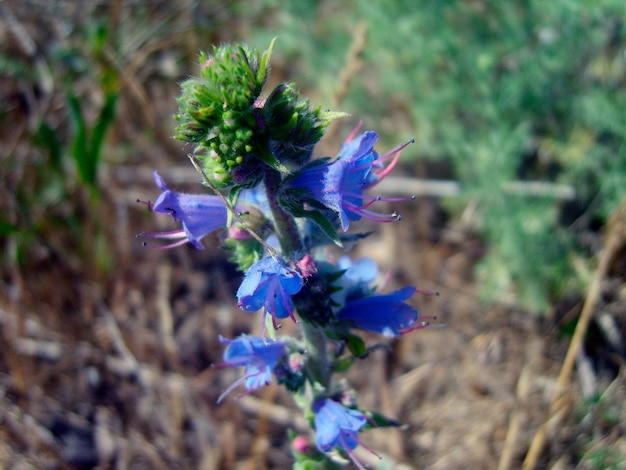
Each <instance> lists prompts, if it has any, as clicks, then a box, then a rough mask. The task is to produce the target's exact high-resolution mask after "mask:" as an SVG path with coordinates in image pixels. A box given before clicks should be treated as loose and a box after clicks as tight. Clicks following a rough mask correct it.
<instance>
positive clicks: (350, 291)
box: [332, 256, 378, 306]
mask: <svg viewBox="0 0 626 470" xmlns="http://www.w3.org/2000/svg"><path fill="white" fill-rule="evenodd" d="M337 267H338V268H340V269H342V270H344V273H343V275H342V276H341V277H340V278H339V279H338V280H337V283H338V286H337V287H340V288H341V289H340V290H338V291H337V292H335V293H333V294H332V298H333V301H335V303H337V304H338V305H340V306H343V305H344V304H345V303H346V301H347V300H349V299H355V298H360V297H365V296H366V295H369V294H370V293H371V292H372V288H371V287H370V286H369V285H370V284H371V283H372V282H374V281H375V280H376V277H378V266H377V265H376V261H374V260H373V259H372V258H369V257H364V258H359V259H358V260H356V261H354V262H353V261H352V260H351V259H350V258H348V257H347V256H342V257H341V258H339V259H338V260H337Z"/></svg>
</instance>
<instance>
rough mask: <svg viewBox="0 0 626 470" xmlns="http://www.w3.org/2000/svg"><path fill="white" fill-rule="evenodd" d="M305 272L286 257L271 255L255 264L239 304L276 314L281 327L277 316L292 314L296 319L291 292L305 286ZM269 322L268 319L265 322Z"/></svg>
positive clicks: (240, 291)
mask: <svg viewBox="0 0 626 470" xmlns="http://www.w3.org/2000/svg"><path fill="white" fill-rule="evenodd" d="M302 284H303V281H302V276H301V275H300V274H299V273H298V272H297V271H295V270H293V269H291V268H290V267H289V266H287V265H286V264H285V263H284V262H283V261H282V260H280V259H277V258H273V257H271V256H268V257H267V258H263V259H262V260H260V261H257V262H256V263H255V264H253V265H252V266H251V267H250V269H249V270H248V272H247V273H246V276H245V278H244V280H243V282H242V283H241V286H239V290H237V299H238V300H239V307H241V308H242V309H243V310H245V311H247V312H254V311H257V310H259V309H261V308H263V310H264V315H267V314H268V313H269V314H271V315H272V323H273V325H274V328H275V329H278V324H277V322H276V319H277V318H287V317H291V319H292V320H294V321H296V318H295V316H294V313H293V310H294V306H293V301H292V300H291V296H292V295H294V294H297V293H298V292H300V289H302ZM263 325H265V321H264V322H263Z"/></svg>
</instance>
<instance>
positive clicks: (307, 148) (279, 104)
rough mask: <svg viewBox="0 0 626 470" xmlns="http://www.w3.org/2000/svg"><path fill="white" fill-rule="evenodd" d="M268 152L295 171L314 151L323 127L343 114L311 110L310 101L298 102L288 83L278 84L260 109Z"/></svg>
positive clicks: (301, 100)
mask: <svg viewBox="0 0 626 470" xmlns="http://www.w3.org/2000/svg"><path fill="white" fill-rule="evenodd" d="M263 115H264V117H265V125H266V126H267V128H268V131H269V136H270V148H271V151H272V153H273V154H274V155H275V156H276V158H277V159H278V160H279V161H280V162H281V163H283V164H284V165H287V166H292V167H295V168H298V167H300V166H302V165H304V164H305V163H307V162H308V161H309V160H310V159H311V156H312V155H313V147H314V146H315V144H316V143H317V142H318V141H319V140H320V139H321V138H322V136H323V135H324V131H325V130H326V127H328V125H329V124H330V123H331V122H332V121H333V120H334V119H337V118H339V117H343V116H345V114H344V113H333V112H329V111H322V109H321V107H320V106H318V107H316V108H311V107H310V106H309V100H307V99H301V98H300V94H299V93H298V91H297V90H296V89H295V86H294V85H293V84H291V83H281V84H280V85H278V86H277V87H276V88H275V89H274V91H272V93H271V94H270V96H269V97H268V99H267V100H266V102H265V104H264V106H263Z"/></svg>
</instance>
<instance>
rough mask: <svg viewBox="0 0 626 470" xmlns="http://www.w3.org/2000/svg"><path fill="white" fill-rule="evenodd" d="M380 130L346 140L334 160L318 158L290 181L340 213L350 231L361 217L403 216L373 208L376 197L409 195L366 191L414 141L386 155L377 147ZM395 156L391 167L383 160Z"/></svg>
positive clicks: (384, 218)
mask: <svg viewBox="0 0 626 470" xmlns="http://www.w3.org/2000/svg"><path fill="white" fill-rule="evenodd" d="M377 140H378V134H376V132H374V131H366V132H365V133H363V134H361V135H360V136H359V137H357V138H355V139H353V138H352V136H351V137H350V138H349V140H348V141H347V142H346V144H344V147H343V149H342V151H341V152H340V154H339V156H338V158H337V159H336V160H334V161H333V162H322V163H319V162H316V163H314V164H313V165H310V166H308V167H306V168H305V169H303V170H302V171H301V172H300V173H298V174H297V175H296V176H295V177H294V178H293V179H292V180H291V181H290V182H289V186H290V187H291V188H295V189H300V190H303V191H304V192H305V194H306V195H307V196H305V197H310V198H312V199H313V200H315V201H317V202H319V203H321V204H323V205H324V206H326V207H327V208H328V209H331V210H332V211H334V212H336V213H337V215H338V216H339V220H340V223H341V228H342V229H343V230H344V231H347V230H348V228H349V226H350V221H357V220H360V219H361V218H366V219H370V220H374V221H377V222H393V221H395V220H399V216H398V214H396V213H395V212H394V213H392V214H380V213H377V212H372V211H371V210H369V208H370V207H371V206H372V205H373V204H374V203H375V202H376V201H398V200H405V198H400V199H397V198H382V197H380V196H370V195H366V194H364V191H365V190H367V189H369V188H371V187H372V186H375V185H376V184H378V183H379V182H380V181H381V180H382V179H383V178H384V177H385V176H387V174H389V172H390V171H391V170H392V169H393V167H394V166H395V165H396V163H397V161H398V158H399V157H400V151H401V150H402V149H403V148H404V147H406V146H407V145H408V144H409V143H410V142H413V141H412V140H411V141H410V142H407V143H406V144H404V145H401V146H400V147H398V148H396V149H394V150H392V151H391V152H389V153H388V154H386V155H384V156H382V157H381V156H379V154H378V153H377V152H376V151H375V150H374V144H375V143H376V141H377ZM389 158H392V161H391V163H390V164H389V165H388V166H387V167H383V163H384V162H385V161H386V160H388V159H389Z"/></svg>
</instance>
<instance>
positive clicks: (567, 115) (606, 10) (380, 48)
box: [256, 0, 626, 312]
mask: <svg viewBox="0 0 626 470" xmlns="http://www.w3.org/2000/svg"><path fill="white" fill-rule="evenodd" d="M267 3H268V5H270V6H271V5H275V4H277V2H267ZM332 8H337V9H339V10H341V14H337V15H324V13H323V12H324V11H326V10H330V9H332ZM346 18H351V19H352V21H346ZM361 21H365V22H366V24H367V26H368V38H367V46H366V48H365V51H364V54H363V59H364V66H363V67H362V68H361V69H360V70H359V72H358V74H357V76H355V77H354V80H353V82H352V83H353V85H352V88H351V90H350V92H349V93H348V95H347V97H346V102H344V103H342V108H343V109H346V110H349V111H350V112H351V114H353V115H359V116H362V117H363V118H364V119H365V121H366V126H367V127H372V128H376V129H377V130H380V131H381V133H382V140H383V141H384V140H388V139H394V140H397V138H398V136H399V135H402V136H404V135H406V134H407V133H415V134H416V136H415V137H416V145H415V146H414V147H413V148H414V149H415V150H416V152H415V154H414V155H415V157H416V158H418V159H421V160H424V161H426V162H428V161H433V160H440V161H444V162H447V164H448V165H449V168H450V173H451V174H453V175H454V177H455V178H456V179H457V180H458V181H459V182H460V183H461V185H462V188H463V190H462V193H461V195H460V197H459V198H456V199H455V200H453V201H446V205H447V207H448V209H449V210H451V211H452V212H454V213H457V214H460V213H461V211H464V210H465V209H466V208H467V207H468V206H469V205H470V204H471V205H472V207H476V208H477V211H476V212H477V214H478V216H477V217H474V218H473V219H472V220H471V224H472V226H471V228H472V229H473V230H475V231H477V232H478V233H479V234H481V235H482V237H483V238H484V239H485V241H486V242H487V245H488V250H489V251H488V254H487V256H486V257H485V258H484V260H483V262H482V264H481V265H480V267H479V272H478V274H479V278H480V280H481V282H482V284H483V285H484V289H483V294H484V297H485V298H486V299H500V300H502V299H503V298H507V299H510V300H512V301H513V302H515V303H517V304H518V305H519V306H522V307H526V308H527V309H529V310H532V311H537V312H545V310H546V308H547V307H548V305H549V303H550V301H551V300H554V298H555V296H558V294H560V293H562V292H563V291H564V290H568V289H575V288H576V286H580V285H581V282H580V281H582V280H579V279H576V278H575V277H574V276H575V272H576V271H575V270H574V269H572V264H571V260H572V259H573V258H574V253H576V252H580V251H581V247H580V246H577V244H576V240H577V238H579V237H577V235H578V234H577V233H576V232H575V230H574V227H572V226H569V225H567V224H570V223H571V221H572V220H575V219H576V218H577V217H579V216H580V215H581V214H582V213H585V215H586V216H587V217H588V218H589V219H595V220H599V221H601V222H604V221H605V220H606V218H607V216H608V215H609V214H610V213H611V211H612V210H613V208H615V207H616V206H617V204H618V203H619V202H620V201H621V200H622V199H623V198H624V197H625V196H626V184H625V179H624V175H625V174H626V145H625V142H626V87H625V86H624V85H625V84H626V56H625V54H624V50H625V48H626V27H625V25H624V23H625V21H626V9H625V7H624V3H623V2H622V1H619V0H600V1H597V2H585V1H582V0H558V1H554V2H549V3H546V2H540V1H537V0H528V1H524V2H487V1H476V2H467V1H463V0H452V1H448V2H414V1H412V0H398V1H395V2H386V1H384V0H373V1H372V0H355V1H354V2H350V3H345V2H338V1H326V2H313V1H305V2H294V3H292V4H290V5H288V6H287V5H282V8H281V10H280V13H279V15H278V20H277V23H278V25H277V26H279V27H280V30H281V33H280V41H281V51H280V52H281V53H284V54H285V55H286V57H287V60H296V59H295V58H297V57H307V63H302V64H299V66H300V69H299V70H301V71H300V72H299V73H301V75H302V76H299V77H295V78H294V79H297V81H298V82H299V83H308V84H309V85H310V86H311V87H314V88H315V89H316V90H320V92H321V93H322V94H323V95H324V98H323V100H326V101H328V100H330V99H331V96H332V94H333V92H334V91H335V86H336V83H337V77H338V76H339V74H340V72H341V71H342V69H343V67H344V66H345V63H344V62H345V60H344V59H345V57H346V55H347V51H348V48H349V47H350V42H351V37H350V32H351V30H353V29H354V28H355V27H356V25H357V24H358V23H359V22H361ZM340 22H341V24H339V23H340ZM264 34H267V33H263V32H259V33H257V34H256V37H259V38H261V39H260V40H263V39H262V38H263V35H264ZM272 34H275V30H273V31H272ZM309 60H310V61H309ZM405 157H406V158H404V157H403V158H404V161H406V160H407V159H409V158H410V155H409V153H408V152H405ZM519 180H522V181H541V182H546V183H553V184H568V185H570V186H571V187H573V188H575V190H576V201H574V202H575V204H564V203H563V202H562V201H558V200H556V199H554V198H553V199H548V198H545V197H541V198H540V197H536V196H533V195H530V194H528V195H520V194H513V193H511V192H507V191H506V189H505V188H506V186H507V183H510V182H512V181H519ZM572 207H576V208H578V209H577V211H574V212H568V211H571V208H572ZM565 220H566V221H567V222H565V223H564V221H565ZM581 228H582V229H584V228H585V227H580V224H577V227H576V229H577V230H580V229H581Z"/></svg>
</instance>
